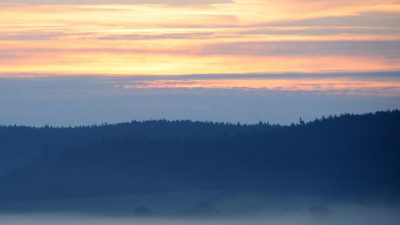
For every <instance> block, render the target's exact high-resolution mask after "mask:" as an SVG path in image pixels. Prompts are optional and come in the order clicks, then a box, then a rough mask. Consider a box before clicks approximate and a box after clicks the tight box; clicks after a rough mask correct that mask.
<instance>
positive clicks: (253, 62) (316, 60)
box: [0, 0, 400, 76]
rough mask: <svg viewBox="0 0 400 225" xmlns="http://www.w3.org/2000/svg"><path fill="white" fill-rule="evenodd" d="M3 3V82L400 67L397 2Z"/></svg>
mask: <svg viewBox="0 0 400 225" xmlns="http://www.w3.org/2000/svg"><path fill="white" fill-rule="evenodd" d="M1 2H3V4H1ZM1 2H0V10H1V12H2V13H1V14H0V21H1V24H0V33H1V34H2V35H1V36H0V73H1V74H18V73H24V74H26V73H46V74H83V73H85V74H118V75H124V74H125V75H134V74H140V75H146V74H160V75H166V74H177V75H183V74H198V73H249V72H288V71H294V72H319V71H377V70H383V71H393V70H399V67H400V66H399V65H400V63H399V59H400V54H399V53H398V52H400V49H399V48H400V47H399V43H400V27H399V25H397V23H394V22H393V21H395V20H396V18H398V17H399V16H398V15H400V14H399V12H400V3H398V2H396V1H385V0H383V1H382V0H381V1H377V0H367V1H356V0H348V1H344V0H339V1H318V2H316V1H313V0H300V1H298V0H284V1H277V0H272V1H263V0H236V1H225V0H215V1H214V0H213V1H211V0H210V1H205V2H203V3H202V4H199V3H201V2H200V1H192V2H191V4H186V3H185V4H182V3H183V1H177V0H169V1H162V0H157V1H152V2H151V3H155V4H141V3H142V1H135V0H132V1H128V0H127V1H121V2H118V3H120V4H112V5H104V4H100V3H102V2H101V1H87V2H86V1H82V2H80V3H84V4H75V5H74V4H72V3H71V2H70V3H71V4H69V5H65V4H50V3H65V2H63V1H35V2H36V3H35V4H15V2H14V3H12V2H8V1H1ZM19 2H20V3H33V1H32V2H31V1H22V0H21V1H19ZM186 2H187V1H186ZM189 2H190V0H189ZM46 3H47V4H46ZM122 3H123V4H122ZM159 3H160V4H159ZM164 3H165V4H164ZM215 3H223V4H215ZM371 21H375V22H373V23H372V22H371ZM376 21H378V22H376ZM0 76H1V75H0Z"/></svg>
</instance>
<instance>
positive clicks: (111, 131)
mask: <svg viewBox="0 0 400 225" xmlns="http://www.w3.org/2000/svg"><path fill="white" fill-rule="evenodd" d="M275 127H277V126H272V125H269V124H265V123H260V124H257V125H251V126H250V125H240V124H225V123H212V122H192V121H167V120H152V121H144V122H141V121H132V122H129V123H119V124H102V125H98V126H97V125H95V126H82V127H61V128H54V127H49V126H45V127H40V128H34V127H24V126H0V174H1V173H2V172H4V170H7V169H10V168H16V167H19V166H20V165H22V164H23V163H24V162H26V161H27V160H30V159H32V158H33V157H35V156H38V155H41V154H43V151H44V152H46V154H50V155H52V154H55V153H57V152H58V151H60V150H62V149H65V148H67V147H79V146H84V145H88V144H90V143H94V142H98V141H101V140H104V139H116V138H125V137H137V136H145V137H151V138H168V137H182V138H183V137H190V136H201V137H213V136H223V135H231V134H236V133H253V132H265V131H268V130H271V129H273V128H275Z"/></svg>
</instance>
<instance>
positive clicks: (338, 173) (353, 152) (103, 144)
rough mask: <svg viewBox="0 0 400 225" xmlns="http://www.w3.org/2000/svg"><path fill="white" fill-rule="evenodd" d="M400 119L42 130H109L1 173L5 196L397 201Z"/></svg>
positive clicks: (387, 115) (391, 114)
mask: <svg viewBox="0 0 400 225" xmlns="http://www.w3.org/2000/svg"><path fill="white" fill-rule="evenodd" d="M146 123H149V124H146ZM139 125H140V126H145V125H146V126H147V128H143V127H140V126H139ZM399 125H400V111H388V112H377V113H373V114H365V115H350V114H346V115H341V116H334V117H328V118H322V119H318V120H315V121H312V122H309V123H304V122H300V123H298V124H293V125H291V126H271V125H267V124H258V125H252V126H250V125H248V126H243V125H230V124H213V123H193V122H189V121H180V122H168V121H152V122H144V123H138V122H135V123H134V124H132V123H128V124H119V125H107V126H99V127H84V128H63V129H65V130H63V129H56V128H41V129H49V130H52V129H53V130H54V131H55V132H61V131H63V132H65V133H68V132H67V131H69V132H71V133H73V132H72V131H73V130H74V129H76V131H77V133H79V134H80V135H82V136H85V135H88V134H89V133H91V132H92V133H96V132H98V133H97V134H109V135H99V137H98V139H96V140H95V141H94V142H91V143H87V144H86V142H83V143H84V144H83V145H71V146H70V147H66V148H64V149H63V150H60V151H57V154H47V153H46V154H42V155H41V156H38V157H35V159H34V160H32V161H30V163H27V164H25V165H24V166H22V167H20V168H18V169H14V170H11V171H8V172H7V173H6V174H5V175H4V176H2V177H1V178H0V198H1V199H3V200H7V201H23V200H39V199H57V198H75V197H94V196H112V195H125V194H137V193H142V192H160V191H185V190H229V191H238V192H240V191H246V192H247V191H252V192H270V193H276V194H294V195H314V196H326V197H388V198H392V197H398V196H399V194H400V191H399V190H400V163H399V162H400V130H399V129H400V127H399ZM119 126H121V127H119ZM146 126H145V127H146ZM133 127H134V128H133ZM3 129H7V128H3ZM8 129H12V128H8ZM20 129H22V128H20ZM26 129H28V128H26ZM69 129H70V130H69ZM146 129H147V130H146ZM94 130H98V131H94ZM37 132H41V131H40V129H38V130H37ZM113 132H116V133H113ZM33 133H34V132H33ZM50 133H51V132H50V131H49V135H50ZM59 138H60V137H59ZM89 140H92V139H89ZM49 151H50V152H52V151H53V150H51V149H50V150H49Z"/></svg>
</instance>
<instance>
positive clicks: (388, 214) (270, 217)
mask: <svg viewBox="0 0 400 225" xmlns="http://www.w3.org/2000/svg"><path fill="white" fill-rule="evenodd" d="M326 209H328V207H327V208H326ZM399 215H400V207H399V206H383V205H374V206H371V205H369V206H365V205H364V206H363V205H354V204H347V205H346V204H345V205H343V204H341V205H332V206H329V214H324V213H321V214H318V213H314V214H313V212H312V208H311V209H310V208H304V207H299V208H287V209H278V208H277V209H269V210H266V211H261V212H259V213H257V214H253V215H247V216H234V215H230V216H225V215H220V216H214V217H178V218H175V217H165V218H163V217H148V218H147V217H146V218H143V217H126V216H125V217H116V216H114V217H106V216H94V215H85V214H68V213H66V214H60V213H59V214H11V215H1V216H0V221H1V223H2V224H7V225H25V224H29V225H53V224H58V225H266V224H267V225H377V224H379V225H397V224H399V223H400V216H399Z"/></svg>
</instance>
